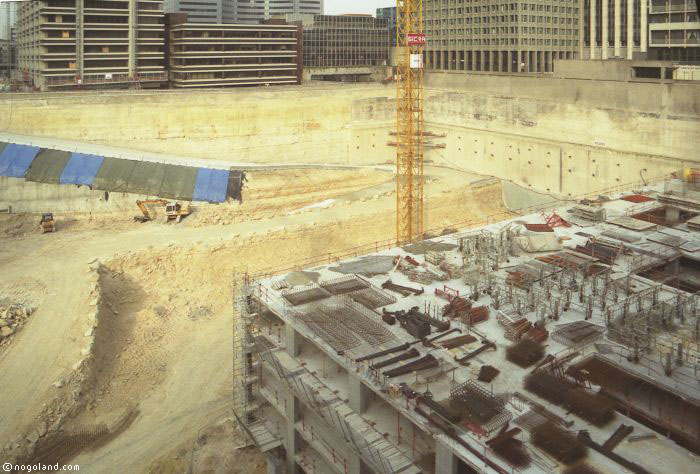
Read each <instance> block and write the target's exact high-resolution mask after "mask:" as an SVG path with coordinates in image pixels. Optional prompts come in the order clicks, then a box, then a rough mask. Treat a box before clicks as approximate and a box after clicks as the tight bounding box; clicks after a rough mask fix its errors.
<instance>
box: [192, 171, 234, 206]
mask: <svg viewBox="0 0 700 474" xmlns="http://www.w3.org/2000/svg"><path fill="white" fill-rule="evenodd" d="M228 175H229V170H213V169H209V168H199V170H198V171H197V181H196V182H195V185H194V193H193V195H192V200H193V201H207V202H224V201H226V190H227V188H228Z"/></svg>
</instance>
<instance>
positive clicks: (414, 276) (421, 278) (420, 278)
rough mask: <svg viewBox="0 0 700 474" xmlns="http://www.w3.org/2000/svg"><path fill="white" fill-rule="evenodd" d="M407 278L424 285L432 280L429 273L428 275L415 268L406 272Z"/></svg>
mask: <svg viewBox="0 0 700 474" xmlns="http://www.w3.org/2000/svg"><path fill="white" fill-rule="evenodd" d="M408 279H409V280H411V281H413V282H416V283H422V284H424V285H430V284H431V283H432V282H433V279H432V278H431V275H429V274H428V273H427V272H419V271H417V270H410V271H409V272H408Z"/></svg>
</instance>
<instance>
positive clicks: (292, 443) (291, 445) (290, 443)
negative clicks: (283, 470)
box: [268, 392, 300, 474]
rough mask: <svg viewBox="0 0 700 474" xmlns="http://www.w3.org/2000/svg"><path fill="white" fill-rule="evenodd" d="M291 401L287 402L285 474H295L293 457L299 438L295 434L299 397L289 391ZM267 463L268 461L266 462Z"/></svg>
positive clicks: (295, 464)
mask: <svg viewBox="0 0 700 474" xmlns="http://www.w3.org/2000/svg"><path fill="white" fill-rule="evenodd" d="M289 393H290V395H291V397H292V398H291V400H292V403H288V404H287V420H288V423H287V426H286V437H285V441H286V445H285V450H286V451H287V474H296V472H297V463H296V460H295V459H294V457H295V455H296V453H297V449H298V447H299V439H298V437H297V436H298V435H297V429H296V426H295V424H296V422H297V421H299V412H300V409H299V399H298V398H297V397H296V396H294V394H292V393H291V392H289ZM268 465H269V463H268Z"/></svg>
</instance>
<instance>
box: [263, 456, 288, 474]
mask: <svg viewBox="0 0 700 474" xmlns="http://www.w3.org/2000/svg"><path fill="white" fill-rule="evenodd" d="M284 467H285V464H284V462H283V461H281V460H280V458H277V457H275V456H267V474H284Z"/></svg>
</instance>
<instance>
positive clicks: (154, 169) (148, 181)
mask: <svg viewBox="0 0 700 474" xmlns="http://www.w3.org/2000/svg"><path fill="white" fill-rule="evenodd" d="M164 174H165V165H164V164H162V163H153V162H150V161H137V162H136V166H134V169H133V171H132V172H131V177H130V178H129V185H128V187H127V188H128V191H127V192H130V193H132V194H146V195H149V196H157V195H158V193H159V192H160V183H161V182H162V181H163V175H164Z"/></svg>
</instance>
